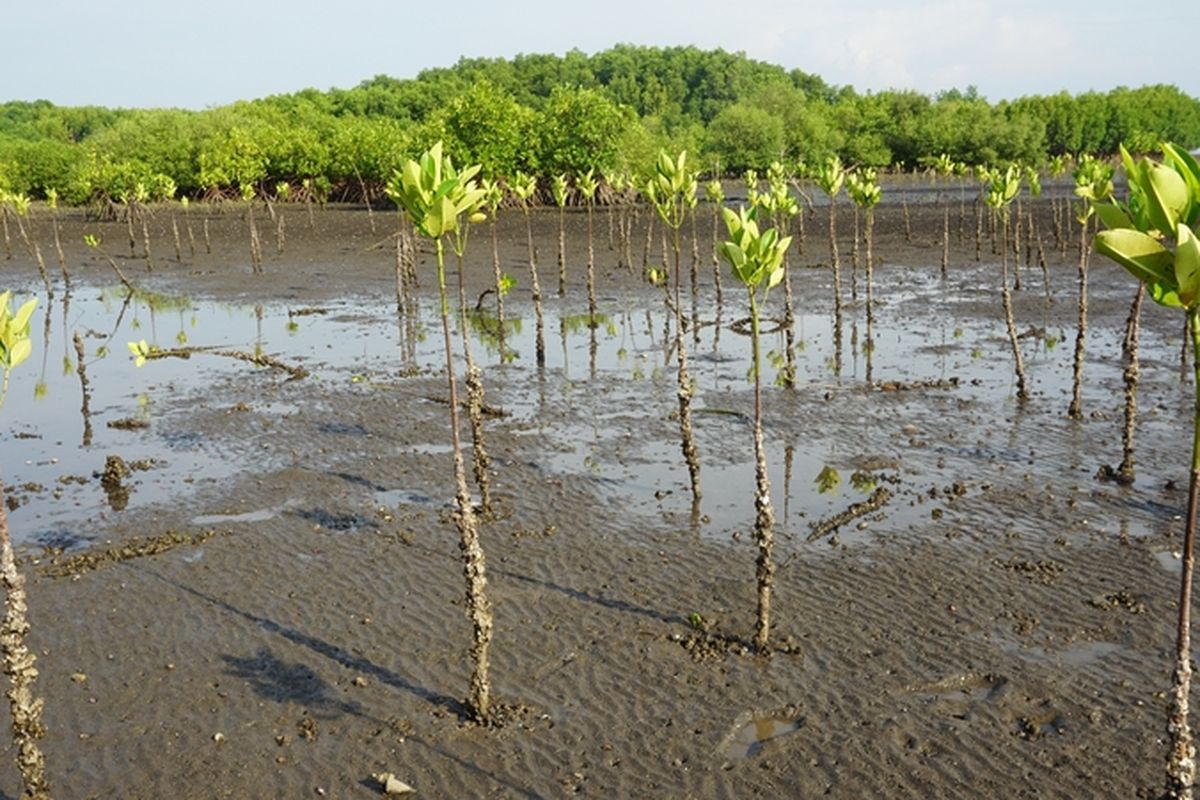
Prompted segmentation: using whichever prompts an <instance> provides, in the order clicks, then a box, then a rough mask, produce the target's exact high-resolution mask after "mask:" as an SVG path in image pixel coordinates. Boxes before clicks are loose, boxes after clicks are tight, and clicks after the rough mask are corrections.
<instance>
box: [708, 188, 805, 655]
mask: <svg viewBox="0 0 1200 800" xmlns="http://www.w3.org/2000/svg"><path fill="white" fill-rule="evenodd" d="M756 213H757V209H751V210H749V211H747V210H745V209H744V208H743V209H740V210H739V211H737V212H734V211H733V210H732V209H728V208H726V209H723V210H722V214H723V216H724V217H725V227H726V228H727V229H728V230H729V240H728V241H726V242H723V243H722V244H721V257H722V258H724V259H725V260H726V261H727V262H728V263H729V265H730V267H732V269H733V275H734V277H736V278H737V279H738V281H739V282H740V283H741V284H742V285H743V286H745V287H746V296H747V299H748V300H749V303H750V347H751V359H752V366H751V370H752V371H753V373H754V476H755V477H754V540H755V542H756V543H757V544H758V560H757V562H756V565H755V578H756V582H757V585H758V613H757V615H756V625H755V632H754V647H755V649H756V650H757V651H758V652H759V653H766V652H767V651H768V646H769V643H770V635H771V588H772V583H773V581H774V576H775V561H774V555H773V552H772V551H773V550H774V546H775V540H774V531H773V528H774V524H775V512H774V510H773V509H772V508H771V484H770V480H769V478H768V476H767V456H766V450H765V448H764V447H763V432H762V374H761V373H762V360H761V355H760V346H759V341H758V339H759V308H760V307H761V306H762V305H763V304H765V303H766V299H767V293H768V292H769V291H770V289H771V287H773V286H776V285H778V284H779V282H780V281H782V280H783V277H784V272H785V270H784V266H783V255H784V253H786V252H787V249H788V247H789V246H790V245H791V243H792V238H791V237H790V236H784V237H780V236H779V233H778V231H777V230H775V229H774V228H768V229H766V230H760V229H759V227H758V222H757V220H756V219H755V216H756ZM760 292H761V297H760Z"/></svg>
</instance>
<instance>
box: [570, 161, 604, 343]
mask: <svg viewBox="0 0 1200 800" xmlns="http://www.w3.org/2000/svg"><path fill="white" fill-rule="evenodd" d="M575 188H576V190H577V191H578V192H579V194H580V195H582V197H583V202H584V205H585V206H586V207H587V297H588V327H590V328H592V329H593V330H595V328H596V248H595V245H594V244H593V242H592V207H593V206H594V205H595V203H596V190H597V189H599V188H600V185H599V183H597V182H596V178H595V174H594V173H593V171H592V170H590V169H589V170H588V171H587V172H585V173H583V174H582V175H580V176H579V177H578V178H576V180H575Z"/></svg>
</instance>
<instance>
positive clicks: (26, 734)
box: [0, 292, 50, 800]
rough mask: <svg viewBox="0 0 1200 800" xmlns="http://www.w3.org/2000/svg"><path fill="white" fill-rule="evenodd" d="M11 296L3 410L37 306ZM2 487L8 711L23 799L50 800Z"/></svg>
mask: <svg viewBox="0 0 1200 800" xmlns="http://www.w3.org/2000/svg"><path fill="white" fill-rule="evenodd" d="M11 296H12V293H11V292H4V293H3V294H0V368H2V369H3V371H4V374H3V378H2V379H0V407H3V405H4V397H5V395H6V394H7V393H8V376H9V373H10V372H12V370H13V369H15V368H16V367H18V366H20V365H21V363H22V362H23V361H25V359H27V358H29V355H30V353H31V352H32V351H33V345H32V344H31V343H30V340H29V318H30V317H31V316H33V310H34V308H35V306H36V305H37V298H36V297H35V298H31V299H29V300H28V301H26V302H25V303H24V304H22V305H21V307H20V308H19V309H17V312H16V313H15V314H14V313H12V310H11V307H10V305H9V301H10V298H11ZM3 492H4V487H3V484H0V583H3V584H4V620H3V622H2V623H0V650H2V652H3V656H4V673H5V674H6V675H7V676H8V681H9V688H8V691H7V692H6V694H7V696H8V702H9V709H10V712H11V717H12V732H13V743H14V744H15V745H16V750H17V768H18V769H19V770H20V772H21V778H22V780H23V781H24V784H25V789H24V792H23V793H22V796H23V797H27V798H31V799H32V800H49V798H50V784H49V782H48V780H47V779H46V758H45V756H44V755H42V751H41V748H40V747H39V746H38V740H39V739H41V738H42V736H44V735H45V732H46V729H45V726H44V725H43V724H42V706H43V700H42V699H41V698H40V697H37V696H36V695H35V694H34V685H35V682H36V681H37V675H38V671H37V666H36V664H37V656H35V655H34V654H33V653H32V652H31V651H30V650H29V648H28V647H27V646H26V644H25V636H26V634H28V633H29V620H28V617H27V616H26V613H27V611H28V606H27V605H26V600H25V577H24V576H23V575H21V573H20V572H19V571H18V570H17V562H16V557H15V554H14V553H13V546H12V536H11V535H10V534H9V530H8V514H7V510H6V504H5V503H4V498H3V496H2V495H3Z"/></svg>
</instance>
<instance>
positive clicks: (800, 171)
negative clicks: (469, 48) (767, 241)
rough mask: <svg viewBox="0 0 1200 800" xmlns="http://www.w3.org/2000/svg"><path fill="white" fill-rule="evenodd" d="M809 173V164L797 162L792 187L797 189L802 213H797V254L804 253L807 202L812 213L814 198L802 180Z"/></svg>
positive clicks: (801, 254)
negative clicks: (807, 192)
mask: <svg viewBox="0 0 1200 800" xmlns="http://www.w3.org/2000/svg"><path fill="white" fill-rule="evenodd" d="M807 174H808V164H806V163H804V162H803V161H797V162H796V171H795V173H794V174H793V175H792V179H791V181H792V188H793V189H795V190H796V195H797V196H798V197H799V198H800V213H799V214H797V215H796V237H795V239H794V241H795V243H796V255H800V256H803V255H804V211H805V208H804V206H805V204H807V205H808V213H810V214H811V213H812V211H813V206H812V198H810V197H809V196H808V194H806V193H805V191H804V186H803V185H802V183H801V180H802V179H803V178H804V176H806V175H807Z"/></svg>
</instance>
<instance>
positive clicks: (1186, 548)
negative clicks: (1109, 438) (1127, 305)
mask: <svg viewBox="0 0 1200 800" xmlns="http://www.w3.org/2000/svg"><path fill="white" fill-rule="evenodd" d="M1187 320H1188V328H1189V333H1190V335H1191V338H1192V342H1193V344H1194V345H1195V344H1200V311H1197V310H1196V309H1189V310H1188V312H1187ZM1196 364H1197V367H1200V360H1198V361H1197V362H1196ZM1192 430H1193V434H1192V471H1191V476H1190V480H1189V485H1188V507H1187V520H1186V525H1185V528H1184V536H1183V569H1182V572H1181V575H1180V579H1179V623H1178V627H1177V629H1176V639H1175V672H1174V684H1173V686H1172V688H1171V711H1170V715H1169V716H1168V718H1167V734H1168V735H1169V737H1170V743H1171V752H1170V756H1169V757H1168V758H1167V796H1168V797H1171V798H1181V799H1182V800H1191V797H1192V786H1193V784H1195V782H1196V746H1195V744H1194V743H1193V741H1192V731H1191V727H1190V726H1189V724H1188V695H1189V693H1190V692H1191V687H1192V663H1191V649H1192V643H1191V617H1192V572H1193V570H1194V568H1195V540H1196V504H1197V501H1198V500H1200V374H1198V375H1197V376H1196V408H1195V414H1194V417H1193V420H1192Z"/></svg>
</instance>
